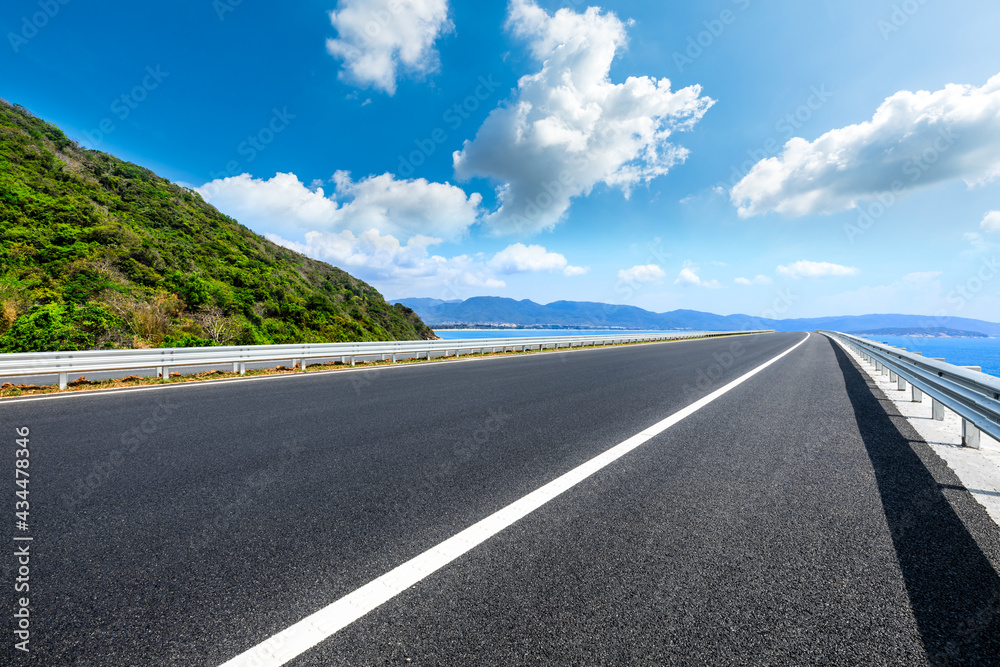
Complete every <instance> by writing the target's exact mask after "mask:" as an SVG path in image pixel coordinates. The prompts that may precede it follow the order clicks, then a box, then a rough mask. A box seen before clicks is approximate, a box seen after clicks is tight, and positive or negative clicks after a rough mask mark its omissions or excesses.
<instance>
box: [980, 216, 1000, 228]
mask: <svg viewBox="0 0 1000 667" xmlns="http://www.w3.org/2000/svg"><path fill="white" fill-rule="evenodd" d="M979 227H980V228H981V229H982V230H983V231H986V232H1000V211H990V212H989V213H987V214H986V217H985V218H983V221H982V222H980V223H979Z"/></svg>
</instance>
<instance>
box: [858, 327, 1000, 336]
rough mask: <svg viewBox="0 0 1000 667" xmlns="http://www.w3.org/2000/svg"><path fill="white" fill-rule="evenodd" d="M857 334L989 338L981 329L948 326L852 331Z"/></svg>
mask: <svg viewBox="0 0 1000 667" xmlns="http://www.w3.org/2000/svg"><path fill="white" fill-rule="evenodd" d="M845 333H852V334H854V335H856V336H909V337H912V338H989V336H987V335H986V334H984V333H980V332H979V331H961V330H959V329H948V328H946V327H932V328H920V327H902V328H887V329H869V330H867V331H851V332H845Z"/></svg>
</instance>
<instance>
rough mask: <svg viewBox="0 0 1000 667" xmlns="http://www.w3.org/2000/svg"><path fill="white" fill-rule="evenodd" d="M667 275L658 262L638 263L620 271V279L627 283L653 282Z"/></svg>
mask: <svg viewBox="0 0 1000 667" xmlns="http://www.w3.org/2000/svg"><path fill="white" fill-rule="evenodd" d="M666 276H667V273H666V271H664V270H663V269H661V268H660V267H659V266H658V265H656V264H638V265H636V266H633V267H632V268H631V269H622V270H621V271H619V272H618V280H619V281H621V282H623V283H626V284H636V283H653V282H656V281H658V280H663V279H664V278H665V277H666Z"/></svg>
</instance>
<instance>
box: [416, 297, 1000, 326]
mask: <svg viewBox="0 0 1000 667" xmlns="http://www.w3.org/2000/svg"><path fill="white" fill-rule="evenodd" d="M398 302H399V303H401V304H403V305H404V306H406V307H408V308H412V309H413V310H414V311H415V312H416V313H417V314H418V315H419V316H420V319H422V320H423V321H424V322H426V323H427V324H428V325H430V326H431V327H435V326H455V325H462V324H466V325H480V326H482V325H494V326H557V327H579V328H584V329H586V328H609V327H610V328H625V329H692V330H704V331H724V330H737V329H775V330H777V331H815V330H816V329H829V330H832V331H844V332H848V331H874V330H879V329H888V328H892V329H912V330H916V329H921V330H934V329H952V330H957V331H964V332H972V333H977V334H982V335H986V336H1000V324H997V323H994V322H985V321H983V320H973V319H969V318H965V317H931V316H926V315H891V314H890V315H852V316H840V317H817V318H803V319H790V320H773V319H767V318H762V317H753V316H750V315H740V314H737V315H715V314H713V313H704V312H700V311H697V310H673V311H670V312H667V313H654V312H651V311H648V310H643V309H642V308H637V307H635V306H623V305H615V304H607V303H596V302H593V301H555V302H553V303H550V304H546V305H540V304H537V303H535V302H534V301H530V300H527V299H525V300H522V301H517V300H515V299H507V298H504V297H497V296H477V297H472V298H471V299H466V300H465V301H442V300H439V299H399V300H398ZM882 335H888V334H882Z"/></svg>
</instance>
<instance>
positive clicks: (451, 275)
mask: <svg viewBox="0 0 1000 667" xmlns="http://www.w3.org/2000/svg"><path fill="white" fill-rule="evenodd" d="M266 236H267V237H268V238H269V239H270V240H272V241H274V242H275V243H278V244H280V245H282V246H285V247H286V248H289V249H291V250H295V251H296V252H301V253H302V254H304V255H307V256H309V257H312V258H314V259H319V260H323V261H326V262H329V263H331V264H334V265H336V266H339V267H340V268H342V269H344V270H346V271H348V272H349V273H351V274H352V275H355V276H357V277H358V278H361V279H362V280H364V281H366V282H371V283H372V284H374V285H375V286H376V287H377V288H378V289H379V290H380V291H382V292H383V293H386V292H391V293H394V294H403V293H405V294H411V293H420V294H439V293H441V294H444V293H445V292H447V294H450V296H449V297H448V298H455V297H457V296H459V295H460V294H462V290H463V289H464V288H472V289H474V290H479V289H499V288H502V287H504V286H505V283H504V281H503V280H500V279H498V278H497V277H496V276H495V275H494V271H493V270H492V269H491V268H490V267H489V266H487V264H486V262H485V261H484V258H482V257H476V256H470V255H459V256H456V257H451V258H446V257H442V256H440V255H432V254H431V253H430V252H429V251H428V248H429V247H430V246H433V245H437V244H439V243H441V239H437V238H431V237H428V236H414V237H412V238H410V239H409V241H407V242H406V243H405V244H404V243H400V242H399V240H398V239H396V238H395V237H393V236H391V235H388V234H385V235H383V234H380V233H379V232H378V230H375V229H370V230H367V231H364V232H361V233H360V234H355V233H354V232H352V231H351V230H343V231H341V232H319V231H312V232H308V233H307V234H306V235H305V242H304V243H299V242H295V241H289V240H287V239H284V238H282V237H280V236H278V235H276V234H267V235H266Z"/></svg>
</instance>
